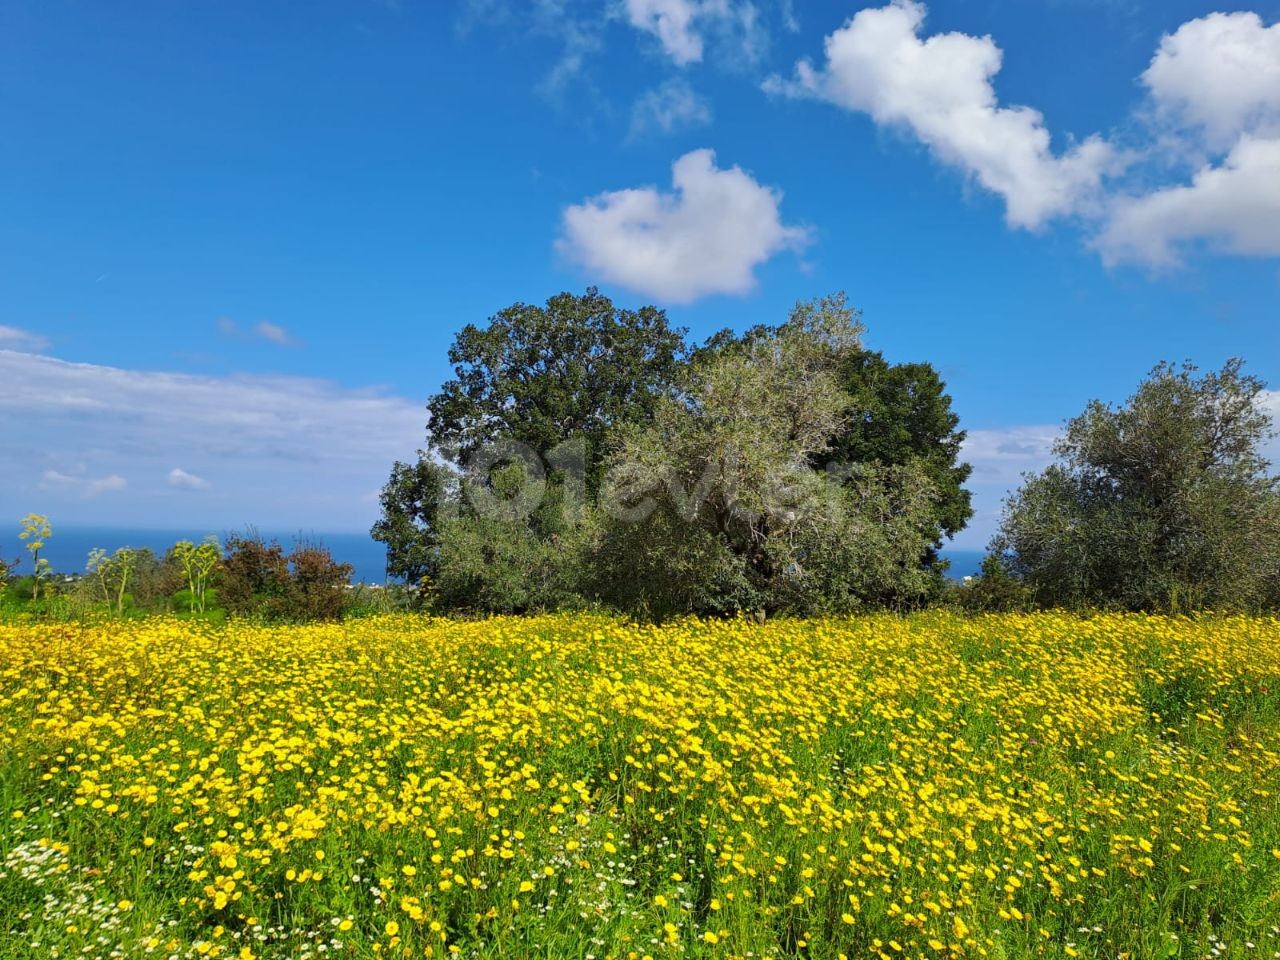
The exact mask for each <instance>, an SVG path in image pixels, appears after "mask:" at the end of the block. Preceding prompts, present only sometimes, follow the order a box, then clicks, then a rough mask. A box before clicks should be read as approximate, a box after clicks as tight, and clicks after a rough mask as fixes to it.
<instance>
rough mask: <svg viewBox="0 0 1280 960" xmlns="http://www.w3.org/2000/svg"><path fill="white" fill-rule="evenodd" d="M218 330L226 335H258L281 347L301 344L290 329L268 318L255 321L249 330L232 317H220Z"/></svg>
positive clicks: (239, 336) (246, 336) (241, 336)
mask: <svg viewBox="0 0 1280 960" xmlns="http://www.w3.org/2000/svg"><path fill="white" fill-rule="evenodd" d="M217 326H218V332H219V333H220V334H222V335H223V336H224V337H237V338H241V339H244V338H248V337H257V338H258V339H260V340H266V341H268V342H269V343H274V344H276V345H277V346H280V347H297V346H301V341H299V340H296V339H294V338H293V336H292V335H290V333H289V331H288V330H286V329H285V328H284V327H282V326H280V325H279V324H278V323H268V322H267V321H266V320H263V321H261V322H260V323H255V324H254V325H253V327H251V328H250V329H248V330H245V329H243V328H241V326H240V324H238V323H236V321H234V320H232V319H231V318H230V317H219V318H218V323H217Z"/></svg>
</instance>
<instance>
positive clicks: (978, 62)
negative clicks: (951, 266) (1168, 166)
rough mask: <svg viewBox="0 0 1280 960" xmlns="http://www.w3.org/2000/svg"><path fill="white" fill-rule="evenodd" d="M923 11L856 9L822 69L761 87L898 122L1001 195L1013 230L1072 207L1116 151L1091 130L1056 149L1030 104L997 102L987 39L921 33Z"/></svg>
mask: <svg viewBox="0 0 1280 960" xmlns="http://www.w3.org/2000/svg"><path fill="white" fill-rule="evenodd" d="M924 16H925V7H924V5H923V4H920V3H916V2H914V0H895V2H894V3H891V4H890V5H889V6H886V7H879V8H874V9H866V10H862V11H860V12H859V13H857V14H855V15H854V16H853V17H852V18H851V19H850V20H849V21H848V22H847V23H846V24H845V25H844V26H843V27H841V28H840V29H838V30H836V31H835V32H834V33H832V34H830V35H829V36H828V37H827V38H826V44H825V49H826V63H825V64H824V65H823V66H822V67H821V69H818V68H815V67H814V66H813V64H812V63H810V62H809V61H807V60H802V61H800V62H799V63H798V64H797V65H796V70H795V77H794V79H792V80H790V81H786V80H782V79H781V78H778V77H772V78H770V79H769V80H768V81H766V83H765V89H766V90H769V91H771V92H775V93H781V94H785V95H789V96H798V97H814V98H817V99H820V100H825V101H828V102H830V103H833V104H835V105H837V106H840V107H843V108H844V109H846V110H853V111H859V112H863V113H867V114H870V115H871V117H872V118H873V119H874V120H875V121H876V122H877V123H881V124H887V125H893V126H899V127H903V128H905V129H907V130H909V131H911V133H913V134H914V135H915V136H916V137H917V138H919V139H920V140H921V141H922V142H923V143H925V144H926V145H927V146H928V147H929V148H930V150H932V151H933V153H934V154H935V155H936V156H937V157H938V158H939V159H940V160H942V161H943V162H945V163H948V164H951V165H952V166H955V167H958V168H960V169H961V170H964V171H965V172H966V173H968V174H969V175H971V176H972V177H973V178H974V179H976V180H977V181H978V183H980V184H981V185H982V186H984V187H986V188H987V189H988V190H991V191H993V192H995V193H997V194H999V195H1000V196H1001V197H1003V198H1004V201H1005V204H1006V211H1007V212H1006V219H1007V220H1008V222H1009V223H1010V224H1011V225H1013V226H1020V227H1032V228H1033V227H1037V226H1039V225H1041V224H1042V223H1044V222H1045V221H1046V220H1048V219H1049V218H1051V217H1055V216H1061V215H1064V214H1072V213H1077V212H1079V211H1080V210H1081V209H1082V208H1085V207H1087V206H1088V205H1089V204H1090V202H1091V200H1092V198H1093V197H1094V195H1095V194H1096V193H1097V192H1098V189H1099V186H1100V183H1101V180H1102V177H1103V176H1104V174H1106V173H1109V172H1112V171H1114V170H1116V169H1118V167H1119V165H1120V160H1119V157H1118V155H1117V153H1116V151H1114V150H1113V149H1112V148H1111V147H1110V146H1109V145H1108V144H1107V143H1105V142H1104V141H1102V140H1101V139H1099V138H1098V137H1096V136H1091V137H1089V138H1088V139H1087V140H1085V141H1084V142H1082V143H1079V144H1077V145H1075V146H1073V147H1072V148H1071V149H1069V150H1067V151H1065V152H1063V153H1059V154H1055V153H1054V151H1053V149H1052V147H1051V145H1050V138H1049V131H1048V130H1047V129H1046V128H1045V126H1044V118H1043V117H1042V116H1041V114H1040V113H1039V112H1038V111H1036V110H1033V109H1032V108H1030V107H1018V106H1015V107H1002V106H1000V105H999V101H998V98H997V97H996V92H995V88H994V87H993V86H992V82H991V81H992V78H993V77H994V76H995V75H996V74H997V73H998V72H999V71H1000V63H1001V56H1002V54H1001V52H1000V48H999V47H997V46H996V45H995V42H994V41H993V40H992V39H991V38H990V37H973V36H969V35H967V34H963V33H945V34H935V35H933V36H930V37H927V38H921V37H920V35H919V31H920V27H921V25H922V24H923V22H924Z"/></svg>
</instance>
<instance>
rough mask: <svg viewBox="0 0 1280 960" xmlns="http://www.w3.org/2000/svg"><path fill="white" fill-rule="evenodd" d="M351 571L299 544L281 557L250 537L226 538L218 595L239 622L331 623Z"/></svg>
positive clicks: (313, 546)
mask: <svg viewBox="0 0 1280 960" xmlns="http://www.w3.org/2000/svg"><path fill="white" fill-rule="evenodd" d="M351 573H352V567H351V565H350V564H348V563H337V562H335V561H334V559H333V556H332V555H331V554H330V553H329V551H328V549H326V548H325V547H324V546H322V545H320V544H318V543H310V542H300V543H298V544H297V545H295V547H294V550H293V552H292V553H291V554H288V555H286V554H285V552H284V548H283V547H281V546H280V544H279V542H277V541H275V540H272V541H270V542H267V541H265V540H263V539H262V537H261V536H260V535H259V534H257V533H256V532H253V531H250V532H249V533H247V534H245V535H243V536H239V535H237V536H231V537H228V538H227V541H226V555H225V556H224V558H223V560H222V564H221V569H220V571H219V577H218V583H219V595H220V596H221V598H222V601H223V603H224V605H225V606H226V608H227V609H228V610H229V611H231V612H232V613H235V614H237V615H239V616H256V617H261V618H263V619H265V620H336V619H338V618H339V617H340V616H341V615H342V611H343V607H344V605H345V602H346V587H347V584H349V583H350V582H351Z"/></svg>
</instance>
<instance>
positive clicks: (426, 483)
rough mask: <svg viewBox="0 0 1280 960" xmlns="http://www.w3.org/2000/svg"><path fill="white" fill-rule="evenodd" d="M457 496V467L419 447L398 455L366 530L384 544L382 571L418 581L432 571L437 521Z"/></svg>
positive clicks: (429, 576)
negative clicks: (404, 459)
mask: <svg viewBox="0 0 1280 960" xmlns="http://www.w3.org/2000/svg"><path fill="white" fill-rule="evenodd" d="M457 498H458V473H457V471H456V470H454V469H452V468H450V467H449V466H447V465H446V464H443V463H439V462H437V461H435V460H433V459H431V458H430V456H429V455H428V454H425V453H420V454H419V456H418V460H417V462H416V463H411V464H410V463H401V462H399V461H397V462H396V463H395V464H394V465H393V466H392V468H391V477H390V479H388V480H387V483H386V486H384V487H383V488H382V495H381V503H382V517H381V519H379V520H378V522H377V523H375V524H374V525H373V529H372V530H371V531H370V535H371V536H372V537H373V539H375V540H378V541H380V542H381V543H384V544H386V546H387V574H388V576H392V577H400V578H402V579H404V580H405V581H406V582H408V583H411V584H415V585H419V584H424V583H429V582H430V581H431V580H432V579H433V578H434V577H435V575H436V573H437V569H438V558H439V552H440V535H441V526H442V524H443V523H444V520H445V518H446V514H447V513H449V512H450V511H451V510H452V509H453V507H452V505H454V504H456V502H457Z"/></svg>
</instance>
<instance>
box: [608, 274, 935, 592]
mask: <svg viewBox="0 0 1280 960" xmlns="http://www.w3.org/2000/svg"><path fill="white" fill-rule="evenodd" d="M861 334H862V326H861V324H860V322H859V321H858V318H857V315H856V314H855V313H854V312H853V311H852V310H850V309H849V308H848V306H847V305H846V303H845V301H844V298H843V296H835V297H828V298H824V299H822V300H817V301H813V302H811V303H804V304H800V305H799V306H797V308H796V309H795V311H794V312H793V313H792V315H791V317H790V319H789V320H788V321H787V322H786V323H784V324H782V325H781V326H778V327H773V328H757V329H756V330H754V331H753V332H752V333H750V334H749V335H747V336H746V337H744V338H740V339H736V338H735V339H733V340H728V339H727V338H721V340H720V342H719V343H716V344H713V345H712V346H711V347H710V348H708V349H705V350H702V351H700V352H699V355H698V356H697V357H696V358H695V360H694V362H693V364H692V367H691V370H690V374H689V377H688V380H687V384H686V389H685V390H684V392H683V393H682V394H681V396H679V397H675V398H669V399H667V400H665V401H664V402H663V403H662V404H661V405H660V406H659V408H658V410H657V411H656V413H655V416H654V418H653V420H652V422H651V423H649V424H647V425H645V426H643V427H639V428H633V429H632V430H631V431H629V433H628V435H627V438H626V440H625V442H624V443H623V444H622V446H621V447H620V449H619V451H618V452H617V454H616V455H615V457H614V458H613V461H612V469H611V471H610V473H609V477H608V483H607V485H606V487H605V488H604V491H603V492H602V494H601V501H600V502H601V507H602V508H603V509H604V510H605V511H606V512H607V513H608V515H609V517H610V521H609V523H607V524H606V527H605V530H604V534H603V536H602V539H601V547H600V551H601V552H600V559H599V562H598V563H597V564H596V565H595V568H594V569H595V570H596V571H597V572H598V573H599V574H600V576H601V578H602V586H601V593H602V595H603V596H604V597H605V598H606V599H609V600H612V601H613V602H615V603H618V604H620V605H622V606H626V607H631V608H636V609H640V610H647V611H648V612H650V613H653V614H659V615H662V614H670V613H678V612H685V611H701V612H712V611H716V612H726V611H733V610H754V611H764V612H769V611H773V610H792V611H796V612H806V613H808V612H819V611H824V610H848V609H853V608H856V607H858V606H861V605H862V604H864V603H868V602H881V601H884V600H886V599H888V598H891V597H892V598H897V599H901V600H902V601H904V602H910V600H912V599H918V598H919V597H920V596H921V595H922V594H923V593H924V592H925V587H926V581H927V580H928V575H927V574H926V573H925V572H923V571H922V570H921V568H920V564H919V558H920V555H921V552H922V551H923V550H924V549H925V547H926V546H927V544H928V541H927V540H925V539H924V537H923V534H922V532H921V531H922V530H923V529H925V528H926V527H927V524H926V523H925V522H924V515H925V513H926V512H927V511H928V509H929V508H930V505H931V503H932V502H933V499H934V497H935V493H934V490H933V486H932V484H931V483H930V482H929V480H928V478H927V477H926V476H925V475H924V472H923V471H922V470H921V469H919V468H918V467H917V466H914V465H907V466H901V467H898V466H885V465H880V464H866V463H863V464H847V465H842V466H841V467H840V468H839V469H833V470H826V469H822V468H818V467H816V466H815V462H816V461H817V460H819V459H821V458H822V457H823V456H824V455H825V454H826V453H827V452H828V451H829V449H830V446H831V444H832V441H833V440H834V439H835V438H837V437H839V436H841V435H842V434H843V431H844V429H845V425H846V423H847V422H848V421H849V420H850V419H851V418H852V417H855V416H856V415H857V412H858V411H857V409H856V407H855V405H854V400H853V398H852V396H851V395H850V394H849V393H848V392H847V391H846V390H845V389H844V388H843V386H842V379H843V376H842V373H843V370H844V368H845V366H846V364H847V362H848V361H849V358H850V357H851V356H854V355H856V354H858V353H859V352H860V351H861V350H862V346H861Z"/></svg>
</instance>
